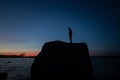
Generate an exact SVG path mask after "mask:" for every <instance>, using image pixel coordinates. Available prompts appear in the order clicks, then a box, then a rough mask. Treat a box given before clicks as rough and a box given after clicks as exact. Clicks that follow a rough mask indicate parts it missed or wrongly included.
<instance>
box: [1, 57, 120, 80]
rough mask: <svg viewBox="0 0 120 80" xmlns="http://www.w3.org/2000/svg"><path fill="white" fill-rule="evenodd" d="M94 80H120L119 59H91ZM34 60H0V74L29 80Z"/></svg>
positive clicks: (14, 78)
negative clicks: (5, 73) (4, 73)
mask: <svg viewBox="0 0 120 80" xmlns="http://www.w3.org/2000/svg"><path fill="white" fill-rule="evenodd" d="M91 59H92V65H93V69H94V80H120V58H91ZM33 61H34V58H0V72H7V73H8V78H7V80H30V68H31V65H32V63H33Z"/></svg>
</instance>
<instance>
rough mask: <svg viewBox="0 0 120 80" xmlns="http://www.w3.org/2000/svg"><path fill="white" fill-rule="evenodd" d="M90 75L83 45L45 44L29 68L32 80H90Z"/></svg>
mask: <svg viewBox="0 0 120 80" xmlns="http://www.w3.org/2000/svg"><path fill="white" fill-rule="evenodd" d="M92 73H93V69H92V64H91V59H90V57H89V52H88V48H87V45H86V44H85V43H65V42H61V41H52V42H47V43H45V44H44V46H43V48H42V50H41V52H40V53H39V54H38V56H37V57H36V58H35V60H34V62H33V64H32V67H31V79H32V80H69V79H72V80H91V79H92Z"/></svg>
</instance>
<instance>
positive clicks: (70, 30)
mask: <svg viewBox="0 0 120 80" xmlns="http://www.w3.org/2000/svg"><path fill="white" fill-rule="evenodd" d="M68 30H69V39H70V43H72V29H71V28H68Z"/></svg>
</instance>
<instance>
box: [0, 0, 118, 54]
mask: <svg viewBox="0 0 120 80" xmlns="http://www.w3.org/2000/svg"><path fill="white" fill-rule="evenodd" d="M68 27H71V29H72V31H73V37H72V38H73V42H74V43H80V42H85V43H87V45H88V49H89V51H90V52H97V53H94V54H93V55H105V54H107V55H111V54H110V53H105V54H101V53H100V52H113V53H114V54H112V55H116V54H117V55H120V53H117V52H120V5H119V3H118V2H117V0H0V52H13V51H16V52H17V51H23V52H24V51H40V50H41V49H42V46H43V45H44V43H45V42H48V41H54V40H61V41H65V42H69V37H68ZM115 53H116V54H115ZM91 54H92V53H91Z"/></svg>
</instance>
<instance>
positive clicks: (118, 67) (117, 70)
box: [92, 58, 120, 80]
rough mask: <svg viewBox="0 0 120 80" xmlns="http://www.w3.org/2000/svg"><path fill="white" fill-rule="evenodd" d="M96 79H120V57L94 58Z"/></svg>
mask: <svg viewBox="0 0 120 80" xmlns="http://www.w3.org/2000/svg"><path fill="white" fill-rule="evenodd" d="M92 63H93V64H92V65H93V69H94V76H95V79H96V80H120V58H92Z"/></svg>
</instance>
